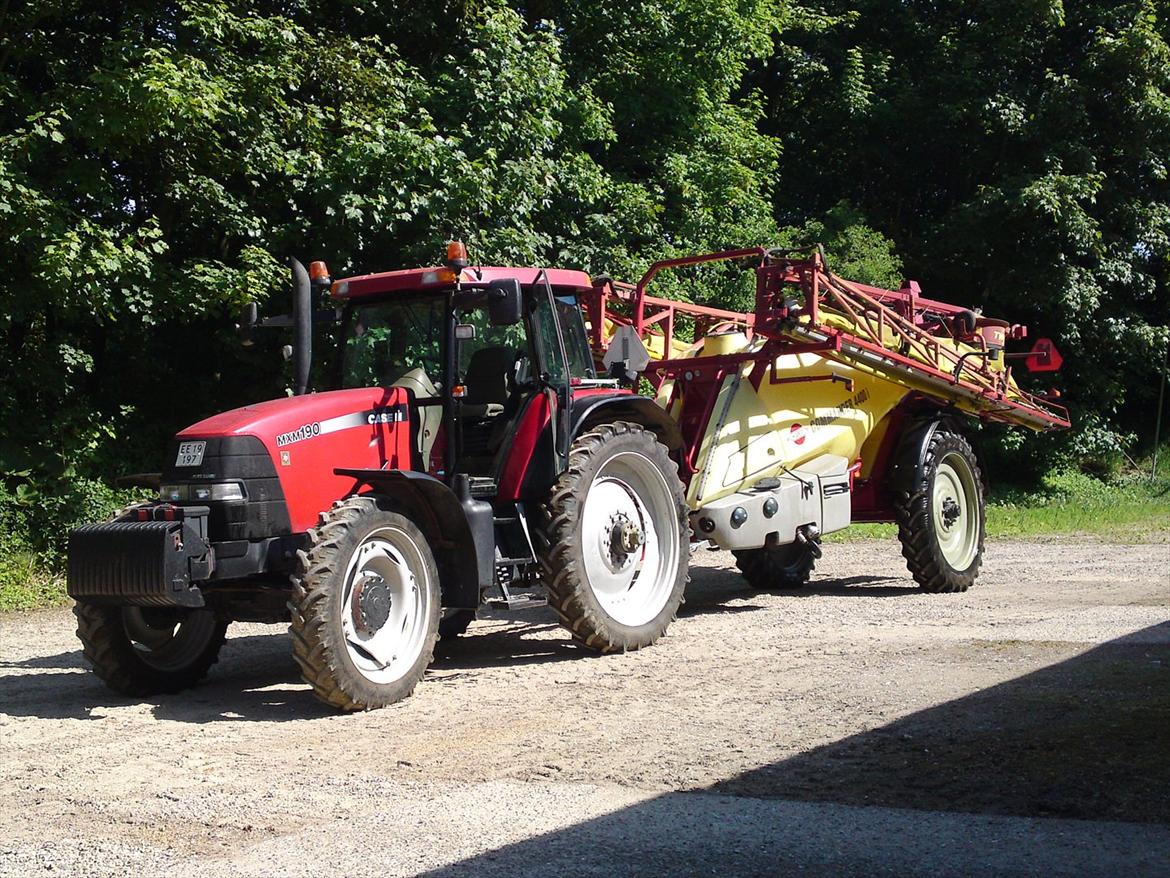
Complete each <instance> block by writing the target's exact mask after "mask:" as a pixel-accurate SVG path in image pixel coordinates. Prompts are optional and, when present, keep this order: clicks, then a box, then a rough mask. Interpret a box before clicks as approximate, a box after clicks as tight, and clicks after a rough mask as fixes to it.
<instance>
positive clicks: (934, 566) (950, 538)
mask: <svg viewBox="0 0 1170 878" xmlns="http://www.w3.org/2000/svg"><path fill="white" fill-rule="evenodd" d="M915 435H917V434H915ZM896 474H897V475H896V480H897V481H896V485H895V490H896V494H895V504H894V509H895V514H896V520H897V522H898V539H899V540H900V541H901V543H902V554H903V555H904V556H905V558H906V566H907V567H908V568H909V570H910V573H911V574H912V575H913V576H914V580H915V581H916V582H917V583H918V585H919V586H920V587H921V588H922V590H923V591H928V592H933V593H944V592H960V591H966V590H967V589H969V588H970V587H971V586H972V585H974V584H975V579H976V577H978V575H979V567H980V565H981V564H982V563H983V540H984V534H985V529H986V521H985V506H984V497H983V479H982V475H981V474H980V472H979V462H978V460H977V459H976V457H975V452H974V451H973V450H972V448H971V445H970V443H969V442H968V441H967V440H966V439H965V438H964V437H963V436H962V435H961V434H959V433H956V432H952V431H951V430H948V429H947V428H946V427H945V426H938V427H937V428H935V429H933V430H928V431H927V433H926V435H925V436H923V438H921V439H918V440H911V441H908V442H905V443H904V444H903V446H902V448H901V449H900V451H899V456H898V461H897V470H896Z"/></svg>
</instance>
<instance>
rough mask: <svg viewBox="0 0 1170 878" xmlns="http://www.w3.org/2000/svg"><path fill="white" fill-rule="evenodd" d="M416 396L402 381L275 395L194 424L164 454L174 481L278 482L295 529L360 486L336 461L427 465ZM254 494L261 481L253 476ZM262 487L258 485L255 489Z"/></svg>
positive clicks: (364, 465)
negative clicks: (418, 432)
mask: <svg viewBox="0 0 1170 878" xmlns="http://www.w3.org/2000/svg"><path fill="white" fill-rule="evenodd" d="M411 409H412V396H411V393H410V391H408V390H407V389H405V388H402V387H387V388H378V387H371V388H362V389H356V390H336V391H331V392H329V393H312V394H307V395H305V396H292V397H287V398H285V399H273V400H270V401H268V402H261V403H256V404H255V405H246V406H244V407H243V408H238V409H233V410H232V411H228V412H223V413H222V414H218V415H214V416H213V417H210V418H207V419H206V420H202V421H200V422H199V423H197V424H192V425H191V426H190V427H188V428H187V429H185V430H183V431H182V432H181V433H179V434H178V435H177V436H176V437H175V439H174V440H173V442H172V446H171V448H170V450H169V451H168V452H167V460H166V461H164V471H163V478H164V479H165V480H167V481H168V483H171V482H174V481H178V482H184V481H194V480H200V481H204V480H223V479H237V478H238V479H243V480H245V481H247V480H248V479H267V480H270V481H279V484H280V492H279V494H277V493H275V492H269V491H268V489H267V488H265V489H264V490H265V492H266V494H265V496H270V497H278V496H279V497H282V498H283V499H284V500H286V501H287V504H288V520H289V524H290V525H291V528H292V532H293V533H300V532H304V531H306V530H308V529H309V528H310V527H312V526H313V525H314V524H315V523H316V521H317V517H318V515H319V514H320V513H321V510H323V509H328V508H329V507H330V505H331V504H332V503H333V502H334V501H335V500H337V499H338V498H339V497H345V496H347V495H348V494H350V493H352V492H353V491H354V490H356V487H357V486H356V485H355V482H354V480H353V478H352V477H347V476H343V475H339V474H338V473H337V472H336V470H337V468H339V467H341V468H345V467H349V468H356V469H375V470H378V469H403V470H409V469H420V468H421V465H422V461H421V457H420V455H419V452H418V446H417V436H416V435H415V425H416V424H417V423H418V418H417V416H416V415H415V413H413V412H412V411H411ZM248 485H249V488H248V490H249V497H252V496H253V495H254V494H258V491H259V488H260V487H262V486H259V485H258V484H253V483H252V482H248ZM254 489H255V490H254Z"/></svg>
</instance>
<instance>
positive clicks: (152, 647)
mask: <svg viewBox="0 0 1170 878" xmlns="http://www.w3.org/2000/svg"><path fill="white" fill-rule="evenodd" d="M73 614H74V615H75V616H76V617H77V637H78V638H79V639H80V640H81V645H82V652H83V655H84V656H85V658H86V659H87V660H88V661H89V663H90V664H91V665H92V666H93V670H94V673H95V674H97V675H98V676H99V677H100V678H101V679H102V680H103V681H104V682H105V684H106V685H107V686H109V687H110V688H111V689H113V690H114V691H115V692H118V693H120V694H122V695H133V696H142V695H156V694H161V693H167V692H178V691H179V690H181V689H187V688H189V687H190V686H194V685H195V684H196V683H197V682H198V681H199V680H201V679H202V678H203V677H204V676H206V674H207V671H208V669H209V668H210V667H211V666H212V665H213V664H215V662H216V660H217V659H218V658H219V649H220V647H221V646H223V641H224V637H225V636H226V633H227V626H228V623H227V622H220V621H217V620H216V618H215V614H214V613H212V612H211V611H210V610H202V609H201V610H187V609H182V608H179V607H116V606H115V607H112V606H103V605H100V604H85V603H78V604H75V605H74V607H73Z"/></svg>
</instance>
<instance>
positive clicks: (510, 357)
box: [462, 346, 516, 418]
mask: <svg viewBox="0 0 1170 878" xmlns="http://www.w3.org/2000/svg"><path fill="white" fill-rule="evenodd" d="M515 363H516V352H515V351H514V350H513V349H512V348H510V347H506V346H500V347H491V348H480V349H479V350H478V351H476V352H475V353H473V354H472V355H471V360H470V362H468V364H467V374H466V375H465V376H464V377H463V383H464V385H465V386H466V387H467V395H466V396H464V397H463V406H462V409H463V414H464V416H465V417H470V418H491V417H495V416H496V415H499V414H502V413H503V411H504V406H505V404H506V403H507V402H508V375H509V373H510V372H511V371H512V367H513V366H514V365H515Z"/></svg>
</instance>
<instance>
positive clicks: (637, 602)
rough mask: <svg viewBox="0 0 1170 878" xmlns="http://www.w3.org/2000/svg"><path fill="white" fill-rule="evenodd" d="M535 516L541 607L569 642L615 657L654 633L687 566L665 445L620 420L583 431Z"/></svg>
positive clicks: (674, 600)
mask: <svg viewBox="0 0 1170 878" xmlns="http://www.w3.org/2000/svg"><path fill="white" fill-rule="evenodd" d="M545 513H546V521H545V527H544V536H545V538H546V540H547V545H545V547H544V549H543V551H542V552H541V558H540V561H541V564H542V566H543V567H544V572H545V580H546V583H547V585H548V590H549V603H550V605H551V606H552V607H553V609H554V610H556V613H557V615H558V616H559V617H560V620H561V622H562V623H563V624H564V626H565V627H566V628H568V629H569V632H570V633H571V634H572V635H573V638H574V639H575V640H577V641H578V642H580V643H582V644H584V645H585V646H588V647H589V648H591V649H595V650H597V651H598V652H618V651H625V650H633V649H641V648H642V647H644V646H649V645H650V644H652V643H654V641H656V640H657V639H658V638H659V637H661V636H662V635H663V634H664V633H665V631H666V629H667V626H669V625H670V623H671V622H672V621H673V620H674V617H675V614H676V613H677V612H678V608H679V605H680V604H681V603H682V600H683V591H684V589H685V588H686V584H687V567H688V563H689V561H690V525H689V524H688V521H687V506H686V500H685V498H684V496H683V488H682V483H681V482H680V481H679V478H678V467H677V466H676V465H675V463H674V461H673V460H671V459H670V456H669V453H668V452H667V449H666V446H664V445H662V444H661V443H660V442H658V440H657V439H656V438H655V436H654V434H652V433H649V432H647V431H646V430H644V429H643V428H642V427H641V426H639V425H637V424H629V423H626V422H623V421H619V422H616V423H613V424H605V425H602V426H598V427H595V428H594V429H592V430H590V431H589V432H587V433H584V434H583V435H581V436H580V437H579V438H578V439H577V441H576V442H575V443H574V444H573V448H572V451H571V453H570V455H569V465H568V468H567V469H566V470H565V472H564V473H562V474H561V476H560V478H559V479H557V481H556V483H555V484H554V485H553V488H552V492H551V494H550V496H549V500H548V503H547V504H546V506H545Z"/></svg>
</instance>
